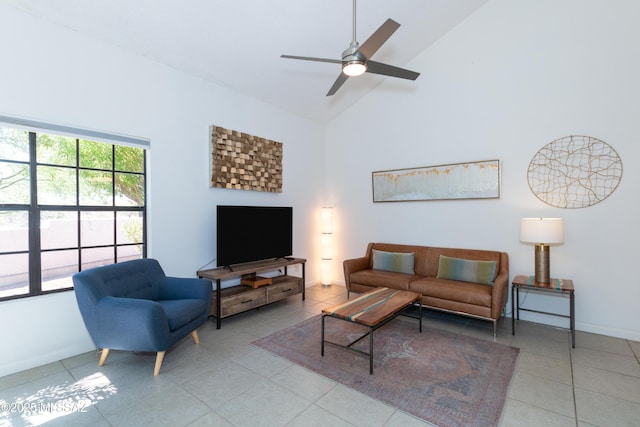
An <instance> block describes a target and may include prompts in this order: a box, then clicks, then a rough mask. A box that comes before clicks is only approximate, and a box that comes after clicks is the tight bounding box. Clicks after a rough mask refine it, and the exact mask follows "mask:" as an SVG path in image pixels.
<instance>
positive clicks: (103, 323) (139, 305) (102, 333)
mask: <svg viewBox="0 0 640 427" xmlns="http://www.w3.org/2000/svg"><path fill="white" fill-rule="evenodd" d="M96 315H97V316H96V320H97V325H96V328H95V330H94V331H92V332H93V333H92V337H93V338H94V341H95V344H96V346H98V347H101V348H109V349H114V350H132V351H164V350H166V349H167V348H168V346H169V338H170V334H171V333H170V331H169V321H168V320H167V316H166V314H165V312H164V309H163V308H162V306H160V304H158V303H157V302H155V301H152V300H145V299H136V298H119V297H112V296H107V297H104V298H102V299H101V300H100V302H99V303H98V304H97V305H96Z"/></svg>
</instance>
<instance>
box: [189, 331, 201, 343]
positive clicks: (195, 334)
mask: <svg viewBox="0 0 640 427" xmlns="http://www.w3.org/2000/svg"><path fill="white" fill-rule="evenodd" d="M191 337H192V338H193V342H194V343H196V344H200V338H199V337H198V331H197V330H195V329H194V330H193V332H191Z"/></svg>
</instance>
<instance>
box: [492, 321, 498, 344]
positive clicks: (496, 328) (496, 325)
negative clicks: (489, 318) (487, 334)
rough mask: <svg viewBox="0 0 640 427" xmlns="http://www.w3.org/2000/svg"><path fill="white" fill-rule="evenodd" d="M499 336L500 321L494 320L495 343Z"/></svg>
mask: <svg viewBox="0 0 640 427" xmlns="http://www.w3.org/2000/svg"><path fill="white" fill-rule="evenodd" d="M497 336H498V321H497V320H495V319H494V320H493V339H494V341H495V339H496V337H497Z"/></svg>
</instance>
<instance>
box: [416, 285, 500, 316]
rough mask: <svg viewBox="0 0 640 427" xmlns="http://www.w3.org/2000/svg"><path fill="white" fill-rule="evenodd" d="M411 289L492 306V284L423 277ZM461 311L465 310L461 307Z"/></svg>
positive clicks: (434, 295) (429, 294)
mask: <svg viewBox="0 0 640 427" xmlns="http://www.w3.org/2000/svg"><path fill="white" fill-rule="evenodd" d="M409 290H410V291H412V292H419V293H421V294H422V295H423V296H424V297H431V298H437V299H441V300H447V301H451V302H452V303H453V302H457V303H464V304H471V305H477V306H482V307H491V293H492V292H491V291H492V288H491V286H487V285H482V284H480V283H470V282H467V283H463V282H458V281H455V280H447V279H436V278H435V277H423V278H421V279H418V280H414V281H413V282H411V283H410V284H409ZM460 311H465V310H463V309H461V310H460Z"/></svg>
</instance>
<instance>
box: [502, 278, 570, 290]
mask: <svg viewBox="0 0 640 427" xmlns="http://www.w3.org/2000/svg"><path fill="white" fill-rule="evenodd" d="M511 284H513V285H516V286H528V287H532V288H536V289H546V290H549V291H558V292H562V291H566V292H573V291H574V290H575V289H574V287H573V280H569V279H550V283H540V282H536V280H535V278H534V276H525V275H524V274H519V275H517V276H516V277H514V278H513V282H511Z"/></svg>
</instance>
